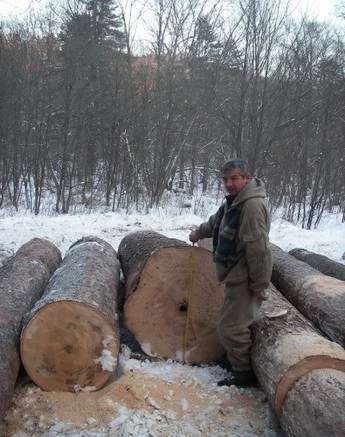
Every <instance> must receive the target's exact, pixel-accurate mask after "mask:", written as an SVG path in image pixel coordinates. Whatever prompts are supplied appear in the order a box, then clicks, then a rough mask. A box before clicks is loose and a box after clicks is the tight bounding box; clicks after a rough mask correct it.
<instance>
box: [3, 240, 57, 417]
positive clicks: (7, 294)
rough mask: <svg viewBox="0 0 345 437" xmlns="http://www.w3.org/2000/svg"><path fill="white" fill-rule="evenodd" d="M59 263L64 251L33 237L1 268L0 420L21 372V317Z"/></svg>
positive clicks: (38, 296) (36, 297)
mask: <svg viewBox="0 0 345 437" xmlns="http://www.w3.org/2000/svg"><path fill="white" fill-rule="evenodd" d="M60 262H61V254H60V251H59V249H58V248H57V247H56V246H54V244H52V243H51V242H49V241H48V240H43V239H39V238H34V239H33V240H30V241H29V242H27V243H25V244H24V245H23V246H22V247H21V248H20V249H19V250H18V251H17V253H16V254H15V255H14V256H13V257H12V258H10V259H9V260H7V262H6V263H5V264H4V265H3V266H2V268H1V270H0V419H1V418H2V416H3V415H4V413H5V411H6V409H7V408H8V406H9V404H10V402H11V399H12V395H13V391H14V385H15V382H16V379H17V375H18V370H19V365H20V358H19V353H18V341H19V336H20V331H21V324H22V319H23V317H24V315H25V314H26V313H27V312H28V311H30V309H31V307H32V306H33V305H34V303H35V302H36V301H37V300H38V299H39V298H40V296H41V294H42V293H43V291H44V288H45V286H46V285H47V283H48V281H49V278H50V275H51V273H52V272H53V271H54V270H55V269H56V268H57V266H58V264H59V263H60Z"/></svg>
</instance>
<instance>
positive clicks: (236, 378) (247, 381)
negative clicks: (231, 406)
mask: <svg viewBox="0 0 345 437" xmlns="http://www.w3.org/2000/svg"><path fill="white" fill-rule="evenodd" d="M217 385H218V386H219V387H223V386H228V387H229V386H230V385H235V386H236V387H255V386H256V385H257V379H256V376H255V373H254V372H253V371H252V370H247V371H244V372H240V371H237V370H233V371H232V374H231V375H230V376H228V377H227V378H225V379H222V380H221V381H218V383H217Z"/></svg>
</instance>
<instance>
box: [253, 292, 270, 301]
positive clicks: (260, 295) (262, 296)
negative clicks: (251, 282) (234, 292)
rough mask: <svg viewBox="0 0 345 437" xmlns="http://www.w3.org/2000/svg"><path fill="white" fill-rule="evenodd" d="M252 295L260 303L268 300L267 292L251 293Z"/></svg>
mask: <svg viewBox="0 0 345 437" xmlns="http://www.w3.org/2000/svg"><path fill="white" fill-rule="evenodd" d="M253 294H254V296H255V297H256V298H257V299H258V300H260V301H263V300H267V299H268V293H267V290H260V291H253Z"/></svg>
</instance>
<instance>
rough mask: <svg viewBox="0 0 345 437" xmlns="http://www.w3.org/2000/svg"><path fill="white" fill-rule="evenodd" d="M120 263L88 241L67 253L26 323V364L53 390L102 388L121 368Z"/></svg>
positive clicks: (107, 246) (111, 251)
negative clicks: (118, 311) (118, 312)
mask: <svg viewBox="0 0 345 437" xmlns="http://www.w3.org/2000/svg"><path fill="white" fill-rule="evenodd" d="M119 275H120V263H119V261H118V259H117V254H116V252H115V250H114V249H113V248H112V246H111V245H110V244H108V243H107V242H105V241H104V240H102V239H100V238H97V237H85V238H83V239H81V240H79V241H77V242H76V243H74V244H73V245H72V246H71V247H70V249H69V250H68V251H67V253H66V256H65V258H64V260H63V262H62V264H61V266H60V268H59V269H58V270H57V271H56V272H55V274H54V275H53V276H52V278H51V280H50V281H49V285H48V287H47V289H46V291H45V293H44V295H43V296H42V299H41V300H40V301H39V302H37V304H36V305H35V307H34V308H33V309H32V311H31V312H30V314H29V315H28V317H27V318H26V320H25V326H24V329H23V332H22V336H21V355H22V360H23V364H24V366H25V369H26V370H27V372H28V374H29V375H30V376H31V377H32V379H33V380H34V382H36V383H37V384H38V385H39V386H41V387H42V388H43V389H45V390H49V391H72V392H73V391H91V390H97V389H99V388H100V387H102V386H103V385H104V384H105V382H106V381H107V380H108V379H109V377H110V375H111V373H112V372H113V371H114V370H115V368H116V366H117V356H118V351H119V328H118V316H117V307H116V298H117V288H118V284H119Z"/></svg>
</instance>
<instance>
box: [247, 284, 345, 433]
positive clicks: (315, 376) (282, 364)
mask: <svg viewBox="0 0 345 437" xmlns="http://www.w3.org/2000/svg"><path fill="white" fill-rule="evenodd" d="M252 328H253V329H252V331H253V348H252V363H253V367H254V370H255V373H256V375H257V376H258V379H259V382H260V385H261V387H262V388H263V390H264V392H265V393H266V395H267V397H268V399H269V401H270V403H271V405H272V406H273V408H274V410H275V412H276V414H277V416H278V418H279V420H280V424H281V426H282V428H283V430H284V431H285V433H286V435H288V436H313V437H315V436H320V437H321V436H326V435H331V436H334V437H337V436H339V437H341V436H343V435H344V429H345V416H344V414H341V413H340V414H339V412H341V411H345V351H344V349H343V348H342V347H341V346H339V345H338V344H337V343H335V342H332V341H329V340H328V339H326V338H325V337H323V336H322V335H320V334H319V333H318V332H317V331H316V330H315V328H314V327H313V325H312V324H311V322H310V321H308V320H307V319H306V318H305V317H303V316H302V315H301V314H300V313H299V312H298V311H297V310H296V309H295V308H294V307H293V306H292V305H291V304H290V303H289V302H288V301H287V300H286V299H284V298H283V297H282V296H281V294H280V293H279V292H278V291H277V290H276V289H275V287H274V286H271V287H270V293H269V300H268V301H266V302H264V304H263V305H262V309H261V314H260V318H259V319H258V320H257V321H256V322H255V324H254V325H253V327H252Z"/></svg>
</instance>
